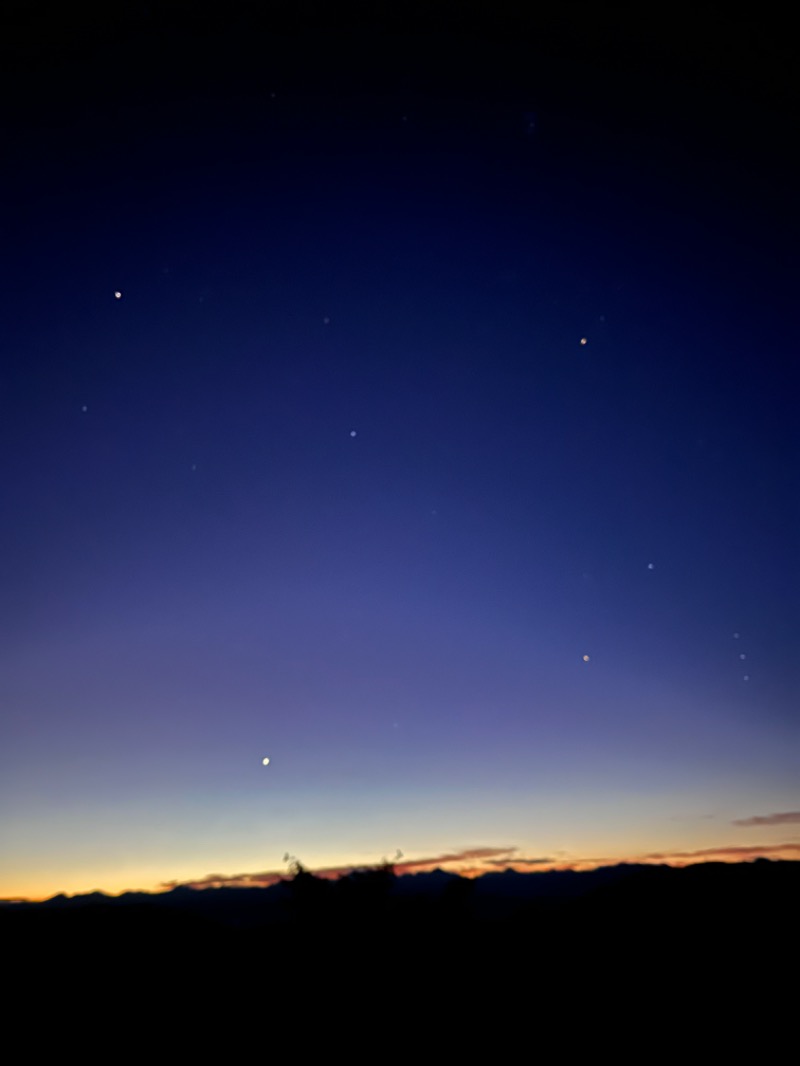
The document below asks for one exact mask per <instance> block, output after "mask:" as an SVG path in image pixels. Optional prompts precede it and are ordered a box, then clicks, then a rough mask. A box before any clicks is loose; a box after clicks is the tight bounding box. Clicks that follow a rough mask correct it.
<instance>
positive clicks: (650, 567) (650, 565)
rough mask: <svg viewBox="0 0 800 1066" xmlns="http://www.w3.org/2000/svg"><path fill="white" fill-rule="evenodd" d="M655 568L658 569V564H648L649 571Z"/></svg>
mask: <svg viewBox="0 0 800 1066" xmlns="http://www.w3.org/2000/svg"><path fill="white" fill-rule="evenodd" d="M655 568H656V564H655V563H648V564H647V569H648V570H655Z"/></svg>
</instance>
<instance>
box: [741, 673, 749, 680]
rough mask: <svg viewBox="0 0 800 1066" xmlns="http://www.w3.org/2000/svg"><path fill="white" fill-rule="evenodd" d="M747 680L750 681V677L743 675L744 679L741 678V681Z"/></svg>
mask: <svg viewBox="0 0 800 1066" xmlns="http://www.w3.org/2000/svg"><path fill="white" fill-rule="evenodd" d="M749 680H750V675H749V674H745V675H744V677H743V678H742V681H749Z"/></svg>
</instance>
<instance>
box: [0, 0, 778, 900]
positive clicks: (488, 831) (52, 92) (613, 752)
mask: <svg viewBox="0 0 800 1066" xmlns="http://www.w3.org/2000/svg"><path fill="white" fill-rule="evenodd" d="M571 10H574V11H575V12H577V13H578V14H579V15H580V18H576V21H575V23H574V24H573V25H569V24H568V23H565V22H564V21H563V20H562V19H561V18H560V17H559V16H557V15H555V14H553V15H550V16H548V17H547V18H544V19H543V21H540V22H539V23H538V24H536V25H533V24H526V23H519V24H516V25H513V24H512V25H511V26H509V27H507V28H505V29H498V26H491V27H488V28H487V27H482V26H481V25H476V26H475V27H474V28H473V27H472V26H471V25H469V26H467V27H461V28H460V29H456V28H454V27H452V26H448V25H447V24H446V23H441V20H440V22H439V23H438V24H436V23H434V22H433V21H429V23H425V22H424V21H423V22H421V23H420V24H419V25H418V26H414V25H412V26H411V27H405V28H403V27H398V25H397V24H395V25H394V26H389V25H383V26H379V25H377V23H376V22H374V21H373V22H372V23H371V22H369V20H367V19H365V18H362V19H361V20H360V22H358V23H357V24H356V23H354V24H353V26H348V25H338V26H337V25H333V24H330V23H328V22H326V21H325V17H324V15H321V16H319V17H318V18H316V19H314V20H311V22H309V21H308V20H306V22H305V23H304V22H303V21H302V20H299V19H298V20H296V21H295V22H294V23H292V24H290V23H289V22H288V21H287V20H288V19H289V17H290V16H288V15H285V14H284V16H282V19H283V21H281V19H279V18H278V16H274V19H275V24H274V26H273V27H272V28H271V29H270V30H266V31H265V30H262V31H258V32H257V31H256V30H255V28H254V26H255V23H254V22H252V18H253V16H252V11H251V9H249V8H246V7H242V8H241V9H240V12H239V13H238V14H237V15H234V14H232V13H230V12H229V13H226V14H220V13H219V12H218V11H217V12H214V10H213V9H212V8H208V9H203V12H204V14H203V16H202V17H199V18H197V19H196V20H195V21H194V22H193V23H192V24H186V23H184V22H182V19H181V12H180V9H178V8H176V7H174V6H173V5H167V7H165V8H164V9H163V11H161V13H159V12H148V11H147V9H143V10H142V11H139V12H138V13H137V14H135V16H134V15H131V14H130V13H127V14H126V15H125V17H124V18H123V16H122V15H120V16H119V20H118V21H115V20H114V18H113V17H111V16H105V18H106V21H105V22H104V23H91V20H90V21H89V24H88V25H89V29H91V31H92V32H88V30H87V26H86V25H83V26H79V25H77V24H74V23H71V22H70V19H69V17H68V16H66V15H64V14H62V15H60V16H59V15H57V14H55V13H53V12H49V13H45V14H42V15H41V19H40V22H39V23H38V24H34V23H35V20H30V21H29V24H28V25H25V24H23V23H22V22H20V25H19V26H17V27H16V31H15V32H16V36H13V37H12V45H11V46H8V54H9V55H12V56H14V57H16V59H15V62H12V63H11V64H10V66H8V65H7V72H6V75H5V83H6V84H5V86H4V87H5V88H6V90H8V91H7V92H6V97H7V99H8V98H9V93H10V92H11V90H12V89H13V101H14V102H13V103H11V104H7V105H6V111H5V115H4V131H5V142H6V145H7V147H8V149H9V152H8V155H9V158H10V159H11V166H10V167H9V168H8V171H7V173H6V175H5V181H6V188H7V196H6V202H7V210H6V212H5V220H4V235H3V247H4V253H5V254H4V256H3V261H4V275H5V277H4V284H3V289H2V307H1V311H2V323H3V327H2V352H1V353H0V359H1V360H2V364H1V366H0V404H1V405H2V428H1V429H0V433H2V448H1V449H0V483H2V486H3V509H2V522H0V568H1V569H0V583H1V584H2V588H3V595H2V601H1V602H0V624H2V634H3V636H2V675H1V677H0V686H1V688H0V699H1V700H2V708H3V718H2V721H3V743H2V752H3V753H2V756H0V758H2V782H3V784H2V790H3V791H2V804H3V812H4V818H3V821H4V830H3V835H4V847H3V852H4V854H5V856H6V859H5V869H4V870H3V871H2V892H3V894H5V895H14V894H26V893H27V894H30V895H37V894H47V893H48V892H51V891H53V892H54V891H57V890H59V889H67V890H70V891H71V890H79V889H88V888H93V887H100V888H107V889H110V890H119V889H121V888H124V887H153V886H155V885H157V884H159V883H161V882H163V881H167V880H170V879H185V880H192V879H196V878H200V877H202V876H203V875H205V874H208V873H210V872H211V871H212V870H213V871H215V872H219V873H220V874H221V875H223V876H233V875H235V874H237V873H242V872H248V873H257V872H259V871H265V870H272V869H278V868H280V866H281V859H282V855H283V854H284V853H285V852H286V851H290V852H292V853H294V854H297V855H299V856H300V857H301V858H302V859H303V861H304V862H307V863H308V864H309V865H312V866H313V865H315V864H316V865H318V866H325V865H327V866H336V865H342V866H345V865H347V864H349V863H358V862H364V861H369V860H372V859H375V858H378V857H380V855H381V854H384V853H387V852H391V851H393V850H394V849H395V848H396V847H400V848H402V849H403V851H404V852H405V853H406V855H410V856H412V857H414V856H421V855H432V856H435V855H439V854H450V853H453V851H454V850H455V851H463V852H464V854H465V856H466V855H467V854H468V853H471V852H472V851H474V850H475V849H480V848H482V847H483V848H494V847H499V848H508V849H510V848H516V849H518V850H517V851H516V852H515V853H514V854H515V855H517V856H518V857H519V856H522V857H526V856H527V857H537V856H538V857H543V858H544V857H546V858H548V860H550V861H552V862H578V863H580V862H584V861H591V860H592V859H594V858H612V859H617V858H626V857H636V856H641V855H643V854H646V853H648V852H650V851H655V850H658V851H660V852H670V853H678V852H687V851H691V850H692V849H695V850H701V849H712V848H719V849H720V851H721V852H724V851H725V849H730V848H731V847H736V846H740V845H742V846H749V845H752V846H753V847H762V848H769V847H775V846H777V845H782V844H786V845H787V846H788V847H789V848H790V850H791V847H797V845H795V844H793V843H792V842H793V841H797V840H798V835H797V833H791V832H787V827H786V825H785V824H779V825H777V826H775V828H774V829H766V830H765V829H764V828H763V827H762V826H759V827H758V829H757V830H749V831H748V830H746V829H744V828H742V827H734V826H732V824H731V823H732V822H733V821H734V820H737V819H742V818H746V817H748V816H753V815H767V814H769V813H770V812H781V811H789V810H794V809H795V808H796V807H797V806H798V794H797V776H796V765H797V763H796V759H797V754H798V752H797V721H796V703H797V695H798V688H797V680H798V678H797V671H796V669H795V668H794V666H793V651H794V648H795V646H796V641H797V635H798V634H797V629H798V625H797V621H798V612H797V606H798V580H797V578H798V572H797V564H796V559H795V554H796V546H797V543H798V531H799V530H798V515H797V498H798V494H797V488H798V486H797V459H798V454H797V435H796V416H795V411H796V406H797V389H796V384H797V382H796V376H795V375H796V371H795V369H794V364H793V357H794V353H795V351H796V343H795V339H794V336H793V328H792V327H793V324H794V323H793V318H794V315H793V313H792V304H791V293H792V283H793V274H792V262H793V257H792V255H791V254H790V253H791V244H792V238H791V233H790V232H789V219H790V214H789V207H788V205H789V189H790V187H791V180H790V174H789V171H788V169H787V159H788V154H787V148H786V146H785V145H784V143H783V138H784V131H785V125H784V119H783V117H782V112H781V104H780V99H781V98H780V93H779V90H780V88H781V83H780V63H779V62H778V60H779V58H780V55H781V49H780V48H779V45H778V44H777V43H776V41H774V40H773V41H769V40H768V39H765V40H767V44H768V45H769V46H770V47H771V48H772V49H773V52H770V51H769V49H767V50H766V52H765V49H766V45H765V44H763V42H762V45H763V47H761V49H760V50H759V49H757V48H756V46H755V44H754V43H753V42H752V41H751V43H750V46H749V47H750V48H751V49H752V52H748V43H747V41H748V37H747V34H745V33H744V30H743V29H740V28H739V27H736V26H735V25H733V26H731V27H728V32H729V35H730V36H729V38H722V40H720V39H719V38H718V37H715V35H714V32H713V30H714V27H713V25H711V24H710V23H708V24H703V23H702V20H700V22H699V23H696V24H695V26H694V32H693V33H689V35H688V38H687V40H688V42H689V43H687V40H684V37H683V35H682V34H681V32H680V31H679V28H677V29H676V28H674V27H673V29H672V30H671V31H670V33H666V32H664V33H660V32H658V31H659V27H658V24H657V22H656V21H654V23H653V26H652V27H649V26H645V25H644V24H641V25H637V26H631V25H630V23H626V22H625V21H624V20H618V21H616V22H611V23H608V24H604V25H603V27H602V33H599V35H598V23H597V16H596V14H595V15H592V14H590V13H587V12H586V11H585V10H584V9H583V8H581V7H575V8H574V9H571ZM168 11H171V12H175V15H174V17H173V18H171V17H169V15H168V14H167V12H168ZM59 19H60V20H61V21H59ZM126 19H127V21H126ZM48 27H49V28H48ZM359 27H360V28H359ZM487 29H488V30H492V32H491V33H489V32H487V33H484V32H483V30H487ZM662 29H663V27H662ZM259 33H260V36H259ZM756 36H757V35H756ZM715 41H716V44H715V43H714V42H715ZM31 42H34V43H36V45H37V47H36V48H33V47H32V46H31ZM726 42H727V44H728V45H729V47H727V48H725V47H723V44H725V43H726ZM737 49H738V51H737ZM765 54H766V56H767V57H768V58H771V57H772V56H774V57H775V62H774V63H773V64H772V66H771V68H770V69H772V68H775V69H774V70H773V71H772V76H771V78H769V77H766V75H765V71H766V70H767V68H768V67H770V64H769V63H767V62H766V60H765V59H764V55H765ZM116 292H120V293H121V297H120V298H116V296H115V293H116ZM790 318H791V321H790ZM584 342H585V343H584ZM586 656H588V659H586V658H585V657H586ZM795 657H796V656H795ZM266 754H268V755H269V756H270V758H271V763H270V766H269V768H268V769H265V768H263V767H262V766H261V765H260V762H261V758H262V756H263V755H266ZM789 829H791V826H789Z"/></svg>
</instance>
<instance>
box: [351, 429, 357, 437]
mask: <svg viewBox="0 0 800 1066" xmlns="http://www.w3.org/2000/svg"><path fill="white" fill-rule="evenodd" d="M350 436H351V437H355V436H356V431H355V430H354V429H351V430H350Z"/></svg>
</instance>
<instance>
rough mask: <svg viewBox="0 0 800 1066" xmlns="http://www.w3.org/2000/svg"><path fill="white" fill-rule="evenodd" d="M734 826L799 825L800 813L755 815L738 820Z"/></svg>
mask: <svg viewBox="0 0 800 1066" xmlns="http://www.w3.org/2000/svg"><path fill="white" fill-rule="evenodd" d="M731 824H732V825H798V824H800V811H782V812H778V813H776V814H755V815H753V817H752V818H737V819H736V821H735V822H732V823H731Z"/></svg>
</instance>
